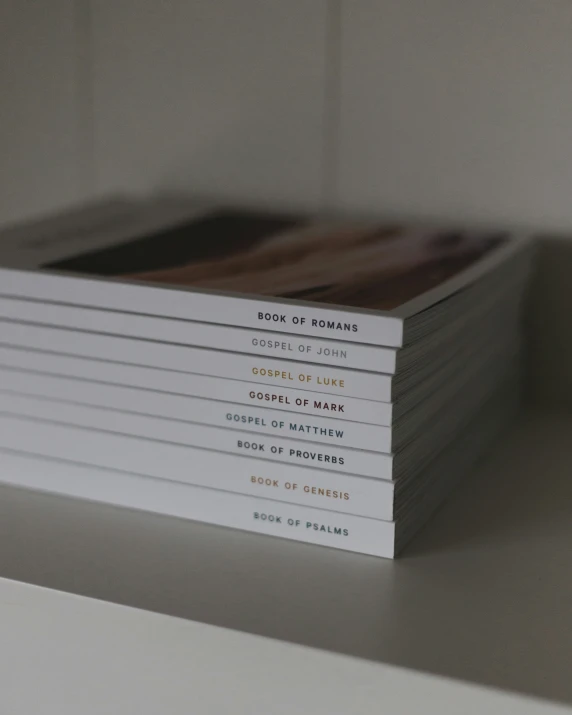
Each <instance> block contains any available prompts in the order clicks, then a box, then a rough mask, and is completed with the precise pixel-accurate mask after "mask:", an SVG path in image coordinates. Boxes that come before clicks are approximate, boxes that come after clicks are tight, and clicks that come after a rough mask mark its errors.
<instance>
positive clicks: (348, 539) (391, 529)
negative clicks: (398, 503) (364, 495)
mask: <svg viewBox="0 0 572 715" xmlns="http://www.w3.org/2000/svg"><path fill="white" fill-rule="evenodd" d="M0 464H1V465H2V469H1V470H0V483H4V484H12V485H16V486H19V487H23V488H27V489H33V490H35V491H41V492H47V493H52V494H57V495H62V496H67V497H72V498H76V499H83V500H88V501H94V502H101V503H107V504H113V505H116V506H119V507H123V508H129V509H137V510H141V511H146V512H152V513H156V514H164V515H167V516H171V517H178V518H183V519H190V520H193V521H198V522H203V523H205V522H206V523H207V524H216V525H218V526H223V527H227V528H231V529H240V530H243V531H251V532H255V533H259V534H263V535H268V536H276V537H281V538H284V539H290V540H294V541H302V542H305V543H307V544H313V545H318V546H327V547H330V548H335V549H342V550H345V551H353V552H358V553H361V554H368V555H371V556H378V557H385V558H393V556H394V554H395V524H393V523H392V522H388V521H380V520H376V519H366V518H364V517H357V516H351V515H350V514H339V513H334V512H328V511H324V510H323V509H314V508H312V507H309V506H300V505H296V504H288V503H285V502H276V501H272V500H270V499H264V498H259V497H253V496H246V495H244V494H233V493H231V492H223V491H217V490H216V489H209V488H205V487H196V486H191V485H188V484H183V483H180V482H168V481H166V480H164V479H152V478H149V477H144V476H141V475H137V474H130V473H129V472H122V471H119V470H107V469H101V468H98V467H93V466H87V465H85V464H77V463H73V462H69V461H66V460H56V459H47V458H45V457H38V456H35V455H31V454H24V453H18V452H15V451H10V450H0ZM229 538H232V535H229Z"/></svg>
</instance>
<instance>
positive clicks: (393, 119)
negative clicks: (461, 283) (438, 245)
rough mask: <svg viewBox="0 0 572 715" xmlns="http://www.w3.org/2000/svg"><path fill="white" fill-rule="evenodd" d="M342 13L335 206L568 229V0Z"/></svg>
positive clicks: (359, 3) (493, 0)
mask: <svg viewBox="0 0 572 715" xmlns="http://www.w3.org/2000/svg"><path fill="white" fill-rule="evenodd" d="M342 10H343V14H342V45H341V79H340V83H341V84H340V96H341V101H340V108H341V117H340V165H339V197H338V198H339V203H340V204H341V205H342V206H344V207H351V208H360V209H364V210H368V211H370V210H373V211H379V210H386V211H389V212H396V213H405V214H407V215H410V214H412V213H413V214H415V215H419V216H425V215H427V216H432V217H433V216H436V217H441V216H446V217H452V218H457V217H458V218H459V219H467V218H469V219H474V220H476V221H484V222H496V221H501V222H503V221H507V222H514V223H517V224H528V225H533V226H542V227H544V228H545V227H547V226H560V227H565V226H570V222H571V219H572V212H571V203H570V199H569V190H568V187H569V186H570V182H571V181H572V142H571V141H570V127H571V126H572V100H571V95H570V92H569V83H570V80H569V78H570V73H569V68H570V66H571V64H572V43H571V42H570V31H571V28H572V4H571V3H570V2H569V1H568V0H548V1H547V2H544V1H542V0H479V2H458V0H385V1H384V2H380V1H379V0H346V1H345V2H342Z"/></svg>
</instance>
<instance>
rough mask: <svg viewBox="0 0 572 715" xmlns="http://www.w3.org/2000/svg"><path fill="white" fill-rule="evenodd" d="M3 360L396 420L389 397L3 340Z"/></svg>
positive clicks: (381, 421)
mask: <svg viewBox="0 0 572 715" xmlns="http://www.w3.org/2000/svg"><path fill="white" fill-rule="evenodd" d="M1 339H2V335H1V334H0V340H1ZM57 347H58V345H57V343H54V344H52V348H57ZM0 365H1V366H3V367H10V368H21V369H25V370H29V371H31V372H40V373H47V374H51V375H67V376H69V377H75V378H78V379H85V380H91V381H95V382H108V383H111V384H115V385H127V386H131V387H140V388H144V389H147V390H154V391H159V392H166V393H173V394H179V395H188V396H195V397H206V398H209V399H215V400H224V401H228V402H236V403H238V404H244V405H251V406H258V407H265V408H267V409H271V410H288V411H290V412H295V413H299V414H301V415H306V416H308V415H312V416H316V417H318V416H322V417H331V418H333V419H338V418H341V419H344V420H348V421H355V422H365V423H367V424H373V425H383V426H388V425H391V419H392V413H393V406H392V405H391V403H389V402H374V401H373V400H360V399H355V398H351V397H342V396H341V395H336V397H335V398H334V399H332V398H329V397H328V396H324V395H323V394H321V393H318V392H311V391H301V390H298V389H294V388H287V387H272V388H269V387H267V386H265V385H258V384H256V383H253V382H245V381H241V380H233V379H221V378H217V377H209V376H208V375H195V374H193V373H188V372H178V371H176V370H161V369H157V368H149V367H143V366H140V365H130V364H127V363H121V362H114V361H105V360H93V359H90V358H84V357H75V356H73V355H72V356H70V355H66V354H62V353H58V352H57V350H55V349H52V350H38V349H28V348H26V347H25V346H24V347H15V346H9V345H2V344H0Z"/></svg>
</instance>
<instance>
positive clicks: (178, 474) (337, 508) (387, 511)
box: [0, 397, 394, 521]
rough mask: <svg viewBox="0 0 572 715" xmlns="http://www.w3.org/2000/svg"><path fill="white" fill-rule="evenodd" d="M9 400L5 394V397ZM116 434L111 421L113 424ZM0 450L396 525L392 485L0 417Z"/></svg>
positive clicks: (12, 416) (22, 418)
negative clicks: (30, 454) (384, 521)
mask: <svg viewBox="0 0 572 715" xmlns="http://www.w3.org/2000/svg"><path fill="white" fill-rule="evenodd" d="M3 402H4V397H3ZM109 427H110V429H112V420H111V419H110V420H109ZM0 448H2V449H13V450H16V451H20V452H30V453H32V454H36V455H38V456H44V457H51V458H55V459H67V460H70V461H73V462H78V463H83V464H88V465H91V466H96V467H103V468H106V469H115V470H119V471H125V472H133V473H136V474H141V475H143V476H147V477H154V478H156V479H165V480H168V481H170V482H183V483H186V484H193V485H194V486H203V487H209V488H211V489H220V490H221V491H228V492H233V493H237V494H248V495H250V496H256V497H263V498H270V499H273V500H274V501H280V502H288V503H290V504H301V505H304V506H310V507H314V508H320V509H325V510H328V511H332V512H341V513H345V514H354V515H356V516H367V517H370V518H374V519H384V520H386V521H391V520H392V518H393V491H394V485H393V483H392V482H389V481H385V480H383V479H374V478H368V477H359V476H355V475H348V474H341V473H339V472H332V471H327V470H322V469H312V468H311V467H301V466H298V465H292V464H284V463H281V462H275V461H271V460H266V459H264V460H263V459H256V458H255V457H247V456H239V455H236V454H227V453H225V452H218V451H213V450H209V449H204V448H200V447H190V446H188V445H183V444H176V443H174V442H164V441H159V440H156V439H149V438H148V437H137V436H134V435H125V434H117V433H114V432H111V431H103V430H95V429H89V428H84V427H81V426H77V425H70V424H60V423H55V422H51V421H49V420H42V419H38V418H32V417H29V416H21V415H15V414H8V413H4V412H2V413H0Z"/></svg>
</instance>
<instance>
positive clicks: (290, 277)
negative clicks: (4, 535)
mask: <svg viewBox="0 0 572 715" xmlns="http://www.w3.org/2000/svg"><path fill="white" fill-rule="evenodd" d="M101 211H102V214H103V215H104V218H105V220H104V221H103V227H101V222H100V221H98V219H97V216H95V217H94V210H93V208H90V210H89V211H88V212H87V213H86V218H85V222H84V224H83V225H81V221H79V219H78V214H77V212H75V213H74V215H73V220H71V221H70V220H68V219H67V218H66V216H65V215H63V216H60V217H56V218H54V219H52V220H51V221H47V222H46V225H45V226H44V227H42V225H41V224H38V223H37V222H36V223H35V225H33V226H31V227H28V230H27V228H26V227H25V226H23V227H20V229H19V230H12V231H9V232H7V233H6V234H5V235H4V236H0V285H1V291H2V295H5V296H12V297H19V298H26V299H33V300H39V301H51V302H56V303H73V304H75V305H80V306H87V307H95V308H101V309H105V310H112V311H117V310H119V311H124V312H130V313H135V314H141V315H149V316H159V317H169V318H172V319H181V320H194V321H198V322H203V323H215V324H219V325H231V326H240V327H243V328H249V329H264V330H271V331H274V332H279V333H287V334H291V335H305V336H310V337H316V338H321V339H334V340H339V339H341V340H343V341H346V342H356V343H362V344H370V345H377V346H385V347H393V348H398V347H401V346H402V345H406V344H409V343H411V342H413V341H415V340H417V339H419V338H420V337H422V336H423V335H425V334H426V333H427V331H428V330H430V331H434V330H435V329H436V328H438V327H439V325H441V326H442V325H445V324H446V323H447V322H448V320H449V318H450V312H449V308H447V304H448V303H450V302H451V301H449V300H448V299H450V298H452V297H454V296H456V295H457V294H459V293H461V292H462V291H464V290H466V289H467V288H468V287H470V286H472V285H473V284H475V283H477V282H478V281H479V280H481V279H483V278H484V277H486V276H488V275H489V274H490V273H491V272H493V271H495V270H496V269H498V268H499V267H502V266H504V265H506V264H507V263H508V262H510V261H512V260H513V259H514V258H515V257H518V256H519V255H520V254H521V253H522V252H523V251H526V250H528V245H527V244H528V241H527V240H526V237H524V236H522V237H515V236H512V235H510V234H509V233H507V232H504V231H491V230H460V229H459V228H458V227H452V226H449V227H443V226H430V225H428V226H413V225H412V226H410V227H407V226H398V225H395V224H392V225H389V224H388V223H380V222H365V221H343V222H342V221H339V220H326V221H317V220H314V219H311V218H309V217H307V216H293V215H288V216H285V215H283V216H277V215H272V214H271V213H269V212H260V211H259V212H256V211H252V210H238V209H233V208H224V207H213V206H205V205H203V206H197V205H196V204H193V203H192V202H190V201H189V200H186V199H182V200H181V199H175V198H172V197H171V198H165V199H157V200H155V201H151V202H148V203H147V204H139V206H137V207H133V209H132V210H127V211H124V212H120V213H119V214H114V215H113V217H112V218H114V219H116V220H114V221H112V220H110V219H109V216H108V214H109V213H110V212H109V211H108V209H107V208H106V204H105V202H104V203H103V204H102V208H101ZM94 226H95V228H94Z"/></svg>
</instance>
